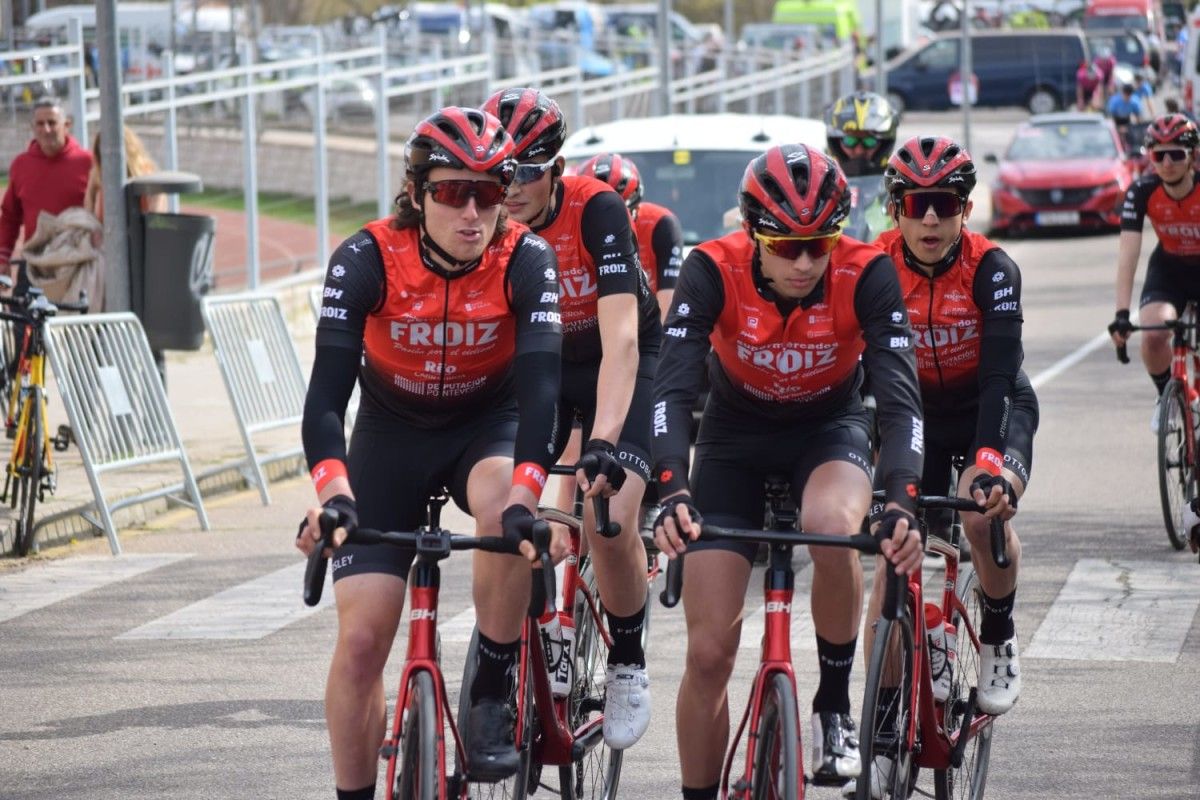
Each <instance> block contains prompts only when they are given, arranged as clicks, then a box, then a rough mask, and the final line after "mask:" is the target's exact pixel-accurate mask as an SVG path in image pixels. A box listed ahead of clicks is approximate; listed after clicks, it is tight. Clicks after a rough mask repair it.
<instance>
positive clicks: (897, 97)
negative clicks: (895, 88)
mask: <svg viewBox="0 0 1200 800" xmlns="http://www.w3.org/2000/svg"><path fill="white" fill-rule="evenodd" d="M887 101H888V104H889V105H890V106H891V107H892V108H894V109H896V113H897V114H903V113H904V112H905V110H906V109H907V108H908V103H907V102H905V100H904V95H902V94H900V93H899V92H888V93H887Z"/></svg>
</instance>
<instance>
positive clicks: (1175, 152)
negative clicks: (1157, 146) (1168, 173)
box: [1150, 147, 1188, 164]
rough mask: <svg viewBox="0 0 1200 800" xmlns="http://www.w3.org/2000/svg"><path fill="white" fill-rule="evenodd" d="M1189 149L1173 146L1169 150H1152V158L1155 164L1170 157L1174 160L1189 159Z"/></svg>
mask: <svg viewBox="0 0 1200 800" xmlns="http://www.w3.org/2000/svg"><path fill="white" fill-rule="evenodd" d="M1187 157H1188V151H1187V150H1184V149H1183V148H1182V147H1172V148H1170V149H1167V150H1151V151H1150V160H1151V161H1153V162H1154V163H1155V164H1161V163H1163V162H1164V161H1166V160H1167V159H1168V158H1169V159H1171V160H1172V161H1187Z"/></svg>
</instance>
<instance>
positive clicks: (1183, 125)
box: [1142, 114, 1200, 150]
mask: <svg viewBox="0 0 1200 800" xmlns="http://www.w3.org/2000/svg"><path fill="white" fill-rule="evenodd" d="M1142 143H1143V144H1144V145H1145V146H1146V149H1147V150H1149V149H1150V148H1152V147H1155V146H1159V145H1164V144H1175V145H1179V146H1180V147H1186V148H1188V149H1189V150H1194V149H1196V147H1200V130H1197V128H1196V123H1194V122H1192V121H1191V120H1190V119H1188V118H1187V117H1185V116H1184V115H1183V114H1167V115H1165V116H1162V117H1159V118H1158V119H1156V120H1154V122H1151V123H1150V124H1149V125H1147V126H1146V135H1145V138H1144V139H1143V140H1142Z"/></svg>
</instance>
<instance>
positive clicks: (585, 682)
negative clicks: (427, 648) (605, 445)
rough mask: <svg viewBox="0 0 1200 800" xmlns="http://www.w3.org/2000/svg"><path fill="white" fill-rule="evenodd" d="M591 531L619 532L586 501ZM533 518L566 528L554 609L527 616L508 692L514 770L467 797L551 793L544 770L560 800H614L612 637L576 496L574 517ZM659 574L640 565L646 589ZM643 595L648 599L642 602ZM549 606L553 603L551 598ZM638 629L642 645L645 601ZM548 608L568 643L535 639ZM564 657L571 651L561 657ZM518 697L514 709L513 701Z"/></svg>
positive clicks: (600, 506) (470, 677) (554, 512)
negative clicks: (609, 697) (609, 685)
mask: <svg viewBox="0 0 1200 800" xmlns="http://www.w3.org/2000/svg"><path fill="white" fill-rule="evenodd" d="M550 474H551V475H558V476H562V477H569V478H571V479H573V478H574V476H575V469H574V468H573V467H569V466H561V465H560V466H554V467H551V469H550ZM592 508H593V512H594V515H595V518H596V526H597V530H598V531H602V532H604V533H603V534H602V535H608V536H616V535H618V534H619V533H620V531H621V529H620V525H618V524H617V523H614V522H611V521H610V520H609V516H608V501H607V500H606V499H603V498H599V497H597V498H593V503H592ZM538 513H539V515H540V516H541V517H542V519H544V520H545V521H547V522H553V523H558V524H561V525H563V526H565V527H566V528H567V531H568V535H569V542H570V544H569V548H568V551H567V556H566V558H565V559H564V561H563V564H562V569H563V573H562V578H561V581H559V582H558V583H559V584H560V585H561V590H560V591H561V594H560V596H559V597H558V598H557V602H548V603H547V611H546V612H545V613H543V612H542V610H540V609H536V608H534V609H530V614H529V616H528V618H527V619H526V622H525V628H524V630H523V631H522V634H521V646H520V656H519V658H518V669H517V676H516V680H515V681H514V682H513V687H512V694H511V698H512V706H513V709H514V712H515V716H516V719H517V725H516V730H517V734H516V735H517V744H518V749H519V750H520V751H521V760H520V768H519V769H518V771H517V774H516V775H515V776H514V777H512V778H509V779H508V780H505V781H501V782H498V783H494V784H477V785H472V787H471V790H470V796H471V797H472V798H489V799H491V798H497V799H499V798H505V799H506V800H507V799H509V798H512V799H513V800H521V799H522V798H525V797H527V796H528V795H530V794H532V793H533V792H535V791H536V790H537V789H539V788H544V789H547V790H549V791H555V787H553V786H547V785H546V784H545V783H544V782H543V772H544V771H545V768H546V767H557V768H558V787H557V792H558V795H559V797H560V798H562V800H584V798H588V800H613V798H615V797H616V796H617V788H618V786H619V784H620V779H621V767H622V764H623V761H624V752H623V751H621V750H613V749H612V748H610V747H609V746H608V745H607V744H606V743H605V741H604V736H603V733H604V730H603V728H604V716H603V714H604V703H605V699H606V697H605V673H606V669H607V666H608V651H609V648H610V647H611V646H612V638H611V636H610V634H609V632H608V627H607V622H606V619H605V615H604V607H603V604H602V603H601V601H600V593H599V591H598V589H597V585H596V575H595V570H594V566H593V564H592V559H591V557H590V554H589V553H588V551H587V549H586V546H585V543H586V539H585V538H584V536H583V526H584V515H583V497H582V495H580V494H578V493H577V494H576V499H575V508H574V513H573V514H569V513H567V512H565V511H561V510H560V509H557V508H550V507H542V508H539V509H538ZM658 574H659V567H658V559H657V556H656V554H655V555H651V556H650V557H649V558H648V562H647V571H646V580H647V583H648V584H650V583H653V581H654V580H655V578H657V576H658ZM648 596H649V595H648V594H647V597H648ZM550 599H551V600H554V599H555V598H550ZM646 605H647V613H646V617H645V621H644V624H643V630H642V643H643V646H644V645H645V644H646V643H647V636H648V633H649V630H650V614H649V605H650V604H649V602H648V601H647V604H646ZM551 607H557V608H559V609H561V611H559V612H557V613H558V615H559V618H558V624H559V626H560V627H561V628H564V629H569V630H571V631H572V632H573V633H574V643H573V645H572V644H570V642H569V639H566V638H564V639H560V640H559V641H558V642H553V641H551V640H549V639H547V638H545V637H543V636H542V635H541V629H540V625H539V618H540V619H541V620H547V618H548V615H549V614H550V613H552V612H550V611H549V609H550V608H551ZM478 635H479V632H478V629H476V631H475V632H474V633H473V634H472V636H471V644H470V649H469V655H468V657H467V663H466V666H465V668H464V671H463V680H462V690H461V692H460V694H459V729H460V730H461V729H463V728H464V727H465V724H466V719H467V716H466V715H467V711H468V697H469V690H470V686H471V683H472V682H473V681H474V678H475V668H476V664H477V659H476V657H475V655H474V654H475V653H476V652H477V644H478ZM568 650H569V651H570V652H568ZM563 658H566V659H568V661H569V664H570V670H569V675H570V678H569V681H568V684H569V685H568V688H567V691H566V693H565V696H558V695H556V694H555V693H554V692H553V690H552V686H551V679H550V676H551V675H552V674H555V673H557V674H559V675H562V674H563V673H562V672H560V669H561V668H562V666H563V665H562V662H561V661H560V659H563ZM518 698H520V702H518Z"/></svg>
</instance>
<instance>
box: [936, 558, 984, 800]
mask: <svg viewBox="0 0 1200 800" xmlns="http://www.w3.org/2000/svg"><path fill="white" fill-rule="evenodd" d="M957 592H958V599H959V600H960V601H961V602H962V604H963V608H965V609H966V618H967V620H969V621H970V623H971V629H972V630H975V631H976V632H978V631H979V625H980V620H981V619H982V611H981V608H982V597H981V596H980V588H979V576H978V575H976V574H975V570H974V569H973V568H971V567H970V566H964V567H963V568H962V569H961V570H960V572H959V573H958V589H957ZM951 621H952V622H953V623H954V625H955V627H956V628H957V629H958V660H957V663H956V664H955V667H954V677H953V678H952V680H951V683H950V695H949V696H948V697H947V698H946V704H945V708H944V711H943V714H944V717H943V721H944V724H945V728H946V735H947V736H949V737H950V738H951V739H952V740H953V739H955V738H956V737H957V736H961V735H962V733H963V730H964V729H965V726H966V725H967V724H968V723H969V720H967V719H966V718H965V714H966V710H967V699H968V697H969V696H970V694H971V689H972V688H974V687H976V686H978V685H979V648H977V647H976V646H975V643H974V642H972V641H971V637H970V635H969V634H968V632H967V625H966V622H965V621H964V620H963V618H962V615H960V614H958V613H957V612H955V613H954V614H953V615H952V616H951ZM991 753H992V725H991V723H989V724H988V725H987V726H986V727H984V728H982V729H980V731H979V732H978V733H977V734H975V736H974V737H972V738H971V740H970V741H968V742H967V745H966V749H965V750H964V751H963V760H962V764H961V765H960V766H959V767H958V768H957V769H956V768H953V767H951V768H950V769H947V770H940V769H939V770H936V771H935V772H934V773H933V792H934V796H935V797H936V798H937V800H952V798H963V800H980V799H981V798H982V797H983V790H984V787H985V786H986V784H987V771H988V763H989V761H990V759H991Z"/></svg>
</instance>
